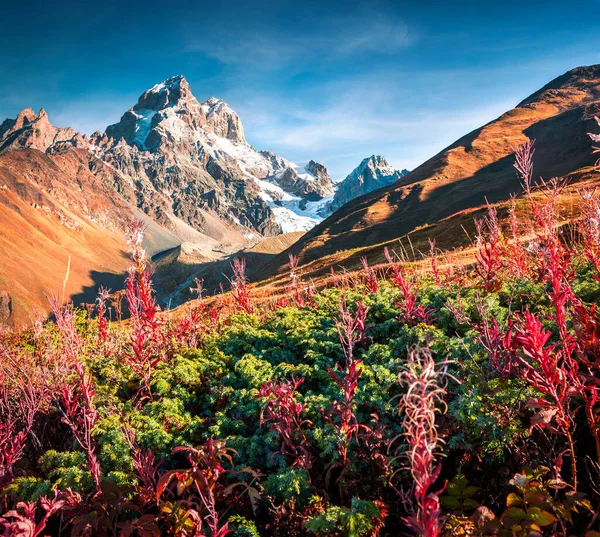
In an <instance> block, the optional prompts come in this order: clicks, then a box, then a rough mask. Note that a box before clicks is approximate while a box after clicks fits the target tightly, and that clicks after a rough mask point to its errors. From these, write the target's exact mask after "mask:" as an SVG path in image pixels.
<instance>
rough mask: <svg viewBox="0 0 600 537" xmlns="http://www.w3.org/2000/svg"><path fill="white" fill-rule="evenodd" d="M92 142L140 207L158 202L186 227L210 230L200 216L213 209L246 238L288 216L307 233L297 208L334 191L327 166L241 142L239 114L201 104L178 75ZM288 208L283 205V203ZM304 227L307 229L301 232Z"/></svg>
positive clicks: (277, 228) (276, 227)
mask: <svg viewBox="0 0 600 537" xmlns="http://www.w3.org/2000/svg"><path fill="white" fill-rule="evenodd" d="M91 144H92V146H93V147H94V150H95V151H96V154H97V155H98V156H99V158H101V159H103V160H104V161H106V162H108V163H109V164H110V165H111V166H113V167H115V168H116V169H117V170H119V172H120V173H122V174H123V175H124V176H126V177H128V178H129V180H130V182H131V183H132V184H135V185H136V188H137V189H138V191H140V190H141V191H142V194H141V195H140V196H139V198H140V203H139V204H138V205H139V206H140V208H142V209H143V210H144V211H146V212H147V211H148V210H150V211H152V212H155V211H156V207H155V205H156V204H155V203H149V201H148V198H149V196H148V195H147V194H146V193H147V192H151V191H153V190H154V191H155V192H156V193H155V195H154V196H152V198H153V199H158V200H159V199H163V200H164V201H165V203H166V204H167V205H170V208H171V210H172V211H173V213H174V214H175V215H176V216H177V217H178V218H180V219H182V220H183V221H184V222H186V223H187V224H189V225H190V226H192V227H194V228H195V229H198V230H199V231H201V232H203V233H209V234H210V230H209V229H207V227H206V225H205V224H206V221H205V219H204V218H203V217H201V215H204V212H205V211H212V212H214V213H215V214H216V216H218V217H219V218H221V219H223V220H224V221H226V222H228V224H229V225H232V226H233V227H235V228H237V229H239V230H240V231H241V232H242V233H244V234H245V235H246V236H261V235H262V236H272V235H276V234H279V233H281V232H282V227H281V226H282V222H285V226H286V231H287V230H289V226H290V224H289V222H290V215H291V216H293V218H292V219H291V220H292V221H293V222H296V220H294V219H297V220H299V221H300V222H298V223H296V224H291V225H292V226H293V225H299V226H300V227H299V229H305V228H306V225H307V224H306V222H304V220H306V221H307V222H312V220H311V219H309V218H306V217H303V216H299V215H298V214H295V213H294V211H296V213H298V212H299V211H300V207H301V205H302V204H303V203H305V202H307V201H316V200H319V199H322V198H323V197H326V196H330V195H331V194H332V193H333V189H332V183H331V179H330V178H329V175H328V174H327V170H326V169H325V167H324V166H322V165H320V164H317V163H315V162H312V161H311V162H310V163H309V165H308V166H307V168H302V167H300V166H297V165H295V164H293V163H291V162H289V161H287V160H286V159H284V158H283V157H280V156H278V155H275V154H274V153H271V152H268V151H262V152H259V151H256V150H255V149H254V148H253V147H252V146H250V145H249V144H248V143H247V142H246V140H245V137H244V128H243V126H242V122H241V120H240V118H239V116H238V115H237V114H236V113H235V111H234V110H233V109H232V108H231V107H229V106H228V105H227V103H225V102H224V101H222V100H221V99H216V98H214V97H211V98H210V99H207V100H206V101H204V102H202V103H200V102H199V101H198V100H197V99H196V98H195V97H194V96H193V94H192V92H191V90H190V87H189V84H188V83H187V81H186V80H185V78H184V77H182V76H176V77H172V78H169V79H167V80H165V81H164V82H162V83H160V84H157V85H155V86H153V87H152V88H150V89H149V90H148V91H146V92H144V93H143V94H142V95H141V96H140V98H139V100H138V103H137V104H136V105H135V106H133V107H132V108H131V109H130V110H128V111H127V112H126V113H125V114H124V115H123V116H122V118H121V120H120V121H119V123H116V124H114V125H111V126H109V127H108V128H107V129H106V133H105V134H100V133H96V134H94V135H93V136H92V138H91ZM284 201H285V202H287V205H286V206H285V207H284V206H282V205H281V204H282V202H284ZM302 226H304V227H302Z"/></svg>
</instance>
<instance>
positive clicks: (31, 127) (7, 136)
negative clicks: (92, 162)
mask: <svg viewBox="0 0 600 537" xmlns="http://www.w3.org/2000/svg"><path fill="white" fill-rule="evenodd" d="M86 145H87V140H86V138H85V137H84V136H82V135H81V134H79V133H77V132H75V131H74V130H73V129H72V128H70V127H68V128H61V127H55V126H54V125H52V124H51V123H50V120H49V119H48V115H47V114H46V111H45V110H44V109H43V108H42V109H41V110H40V112H39V114H36V113H35V112H34V111H33V110H32V109H31V108H25V109H24V110H22V111H21V112H19V114H18V115H17V117H16V119H6V120H5V121H4V122H3V123H2V124H1V125H0V152H2V151H9V150H11V149H27V148H32V149H37V150H39V151H42V152H47V151H49V150H50V149H51V148H52V150H54V151H59V150H64V149H68V148H72V147H83V146H86Z"/></svg>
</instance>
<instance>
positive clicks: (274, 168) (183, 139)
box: [0, 76, 333, 323]
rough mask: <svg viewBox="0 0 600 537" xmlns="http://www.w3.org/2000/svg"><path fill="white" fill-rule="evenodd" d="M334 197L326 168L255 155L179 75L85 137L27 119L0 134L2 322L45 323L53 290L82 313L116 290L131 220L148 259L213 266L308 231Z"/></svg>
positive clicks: (237, 127)
mask: <svg viewBox="0 0 600 537" xmlns="http://www.w3.org/2000/svg"><path fill="white" fill-rule="evenodd" d="M332 194H333V184H332V181H331V179H330V178H329V175H328V173H327V170H326V169H325V167H324V166H322V165H321V164H318V163H316V162H313V161H311V162H309V163H308V164H307V165H306V166H299V165H296V164H294V163H292V162H290V161H288V160H286V159H285V158H283V157H280V156H278V155H276V154H274V153H271V152H268V151H261V152H259V151H257V150H255V149H254V148H253V147H252V146H251V145H249V144H248V143H247V142H246V139H245V135H244V128H243V126H242V122H241V120H240V118H239V116H238V115H237V114H236V113H235V111H234V110H233V109H231V108H230V107H229V106H228V105H227V104H226V103H225V102H224V101H222V100H220V99H216V98H210V99H207V100H206V101H204V102H202V103H201V102H199V101H198V100H197V99H196V98H195V97H194V96H193V94H192V92H191V90H190V87H189V84H188V83H187V81H186V80H185V78H184V77H182V76H176V77H172V78H169V79H167V80H165V81H164V82H162V83H160V84H157V85H155V86H153V87H152V88H150V89H149V90H147V91H145V92H144V93H143V94H142V95H141V96H140V98H139V99H138V102H137V103H136V104H135V105H134V106H133V107H132V108H131V109H129V110H128V111H126V112H125V113H124V114H123V116H122V118H121V120H120V121H119V122H118V123H116V124H114V125H110V126H108V127H107V128H106V131H105V132H104V133H100V132H96V133H94V134H93V135H92V136H91V137H90V138H88V137H87V136H86V135H82V134H80V133H77V132H76V131H74V130H73V129H72V128H68V127H67V128H63V127H56V126H54V125H53V124H52V123H51V122H50V120H49V118H48V115H47V113H46V112H45V111H44V110H43V109H42V110H40V111H39V113H35V111H34V110H32V109H31V108H26V109H24V110H22V111H21V112H20V113H19V114H18V115H17V117H16V118H14V119H6V120H5V121H3V122H2V123H1V124H0V229H2V234H1V235H2V237H1V238H0V317H1V319H0V322H2V323H4V322H6V321H7V318H8V317H10V320H11V321H12V322H13V323H14V322H16V323H21V322H27V321H29V320H30V317H31V316H32V315H33V314H34V312H35V311H40V312H42V313H43V312H47V311H48V303H47V298H46V294H47V293H49V292H50V291H52V290H57V289H63V290H64V293H65V294H66V296H68V297H72V298H74V300H75V303H76V304H79V303H80V302H92V301H93V300H94V296H95V294H96V292H97V287H98V286H99V285H100V284H104V285H107V286H113V287H115V288H116V287H117V286H119V285H120V283H121V282H122V273H123V270H124V268H125V267H126V265H127V254H126V244H125V233H126V229H127V226H128V223H129V222H130V221H131V220H132V219H134V218H137V219H142V220H144V221H145V223H146V225H147V226H148V229H147V240H146V246H147V248H148V250H149V252H150V254H157V253H159V252H161V251H164V250H168V249H172V248H176V247H178V246H180V245H181V244H192V245H197V246H194V247H193V248H192V249H193V251H195V252H200V257H202V256H203V257H204V258H205V259H207V260H209V261H210V262H214V261H216V260H218V259H220V258H222V257H227V256H229V255H231V254H233V253H234V252H236V251H238V250H240V249H244V248H251V247H252V245H253V244H255V243H256V242H257V241H259V240H260V239H262V238H263V237H271V236H277V235H280V234H281V233H284V232H291V231H304V230H306V229H309V228H311V227H312V226H314V225H315V224H316V223H318V221H319V220H320V217H318V215H317V209H318V208H319V207H321V205H322V204H324V203H325V202H326V201H327V200H328V199H329V197H330V196H331V195H332ZM295 237H297V235H295ZM280 244H281V248H284V247H285V246H288V245H289V242H286V241H281V242H280ZM274 253H276V252H274Z"/></svg>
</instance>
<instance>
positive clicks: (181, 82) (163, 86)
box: [148, 75, 189, 93]
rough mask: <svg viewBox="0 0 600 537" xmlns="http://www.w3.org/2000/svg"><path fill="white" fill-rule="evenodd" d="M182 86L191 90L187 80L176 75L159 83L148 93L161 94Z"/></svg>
mask: <svg viewBox="0 0 600 537" xmlns="http://www.w3.org/2000/svg"><path fill="white" fill-rule="evenodd" d="M182 86H184V87H186V88H189V84H188V82H187V80H186V79H185V77H184V76H183V75H175V76H172V77H170V78H167V79H166V80H163V81H162V82H159V83H158V84H155V85H154V86H152V87H151V88H150V89H149V90H148V92H151V93H161V92H163V91H165V90H173V89H176V88H180V87H182Z"/></svg>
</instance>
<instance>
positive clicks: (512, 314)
mask: <svg viewBox="0 0 600 537" xmlns="http://www.w3.org/2000/svg"><path fill="white" fill-rule="evenodd" d="M525 175H526V176H527V178H530V176H531V174H530V170H529V171H527V170H525ZM569 196H574V193H573V191H568V190H564V189H562V188H561V187H560V186H559V185H554V187H553V188H551V189H550V190H545V191H543V192H537V193H534V192H530V194H529V195H527V196H525V198H524V199H523V200H521V201H519V202H518V211H514V212H513V213H511V214H512V215H513V216H512V217H509V218H508V222H507V223H508V225H507V226H506V227H505V228H504V229H503V227H502V226H501V224H500V220H499V212H498V211H497V208H495V207H491V208H490V209H489V210H488V211H487V212H486V213H485V214H479V215H478V216H480V217H481V218H480V220H479V221H478V223H477V225H476V226H475V231H474V233H473V234H472V238H473V247H472V248H473V256H472V259H473V263H472V264H470V265H469V264H450V265H449V266H448V267H444V266H443V263H444V256H435V255H434V256H432V257H431V258H430V259H428V261H427V262H428V263H429V264H430V268H429V271H428V272H427V273H425V271H424V270H422V268H421V267H420V266H418V264H415V263H414V262H412V261H408V262H406V261H402V260H399V259H398V258H397V256H395V255H394V253H393V252H388V255H387V259H386V261H385V263H381V264H380V266H376V267H374V266H372V265H369V264H366V265H365V266H364V267H363V268H362V269H361V270H360V271H359V272H357V273H356V274H353V275H348V276H344V275H341V274H338V275H337V276H334V277H332V280H331V282H330V283H331V284H330V285H329V286H325V287H324V288H323V289H321V290H320V291H316V290H315V288H314V286H312V285H311V283H310V282H309V281H308V280H306V279H305V278H303V277H302V276H301V275H299V274H298V273H297V272H295V271H292V274H291V276H290V278H289V280H288V281H287V283H286V285H287V287H288V289H287V293H286V294H285V296H282V297H280V299H279V300H277V301H276V302H274V303H272V304H270V305H268V306H267V303H265V302H257V301H256V300H255V295H254V294H253V293H254V291H253V290H252V289H250V288H249V286H248V284H247V281H246V278H245V275H244V273H243V271H242V266H241V265H240V264H235V265H234V268H235V274H234V277H233V281H232V283H233V289H232V292H231V293H229V294H227V295H221V296H219V297H217V298H216V299H214V300H212V301H211V302H207V301H206V300H205V299H203V298H202V297H201V296H199V298H198V299H197V300H196V301H194V302H192V303H189V304H188V305H186V306H185V307H183V308H180V309H179V310H178V311H177V312H175V313H171V312H165V313H161V312H159V311H158V308H157V307H156V305H155V302H154V298H153V292H152V288H151V280H150V274H149V272H148V270H147V265H146V263H147V259H146V257H145V253H144V252H143V250H142V249H141V245H142V242H143V236H142V231H141V227H137V228H135V229H133V230H132V235H131V238H130V241H129V244H130V254H131V258H132V261H131V263H132V264H131V270H130V276H129V279H128V281H127V288H126V298H125V300H126V302H127V303H128V307H129V309H130V311H131V313H132V315H131V318H130V319H129V320H128V321H127V322H111V321H109V320H108V319H107V317H108V309H107V308H108V307H109V306H111V298H110V297H109V296H107V295H105V294H102V295H101V296H100V297H99V300H98V303H97V311H96V312H95V313H96V316H95V317H94V318H90V317H88V314H87V313H86V312H83V311H77V310H74V309H73V307H72V305H70V304H66V305H64V304H60V303H54V304H53V310H54V315H55V319H56V322H48V323H46V324H45V325H44V326H43V327H36V328H35V329H32V330H31V331H27V332H21V333H14V334H5V335H4V336H3V337H2V339H1V340H0V345H1V347H0V348H1V349H2V353H3V356H4V359H3V361H2V362H0V378H1V379H2V384H1V385H2V389H1V390H0V470H1V471H0V487H1V488H2V496H1V498H2V500H1V501H2V512H3V513H4V514H3V515H2V517H0V528H3V529H4V531H5V533H6V532H9V533H8V534H11V533H10V532H14V531H16V528H17V527H20V526H19V525H23V526H25V527H33V526H37V528H38V529H39V533H38V534H41V532H45V533H48V534H59V533H60V532H65V531H66V532H69V533H70V534H71V535H75V536H78V535H88V534H93V535H113V534H115V533H114V531H115V530H114V529H115V528H118V531H120V532H121V534H122V535H145V536H157V537H158V536H159V535H181V536H183V535H206V536H224V535H227V534H229V535H235V536H249V535H250V536H263V537H266V536H271V535H273V536H276V535H292V536H293V535H318V536H348V537H351V536H352V537H358V536H376V535H381V536H383V535H389V536H392V535H399V534H414V535H426V536H437V535H445V536H456V535H519V536H521V535H522V536H526V535H548V536H550V535H587V536H588V537H595V536H596V535H597V533H596V532H597V531H598V530H599V529H600V528H598V518H597V517H598V510H597V509H596V506H597V505H598V503H599V501H600V496H599V492H598V490H597V487H596V486H595V483H597V482H598V479H599V477H600V473H599V471H598V468H600V427H599V422H598V415H599V414H600V403H599V402H598V401H599V398H598V396H599V395H600V391H599V390H600V371H599V369H598V363H600V362H599V359H600V355H599V349H600V346H599V344H598V342H599V340H600V333H599V331H598V330H599V326H600V318H599V315H600V314H599V313H598V310H597V302H598V300H599V299H600V227H599V220H598V214H600V202H599V199H598V197H597V196H596V195H595V194H593V192H592V191H590V190H586V191H582V192H581V193H579V194H578V198H577V199H578V202H577V205H578V206H579V207H580V208H581V214H580V216H579V217H578V219H577V225H576V226H571V225H569V222H570V220H571V216H570V214H569V213H568V212H567V213H564V212H563V211H564V210H565V209H567V208H568V207H569V203H567V202H566V200H567V199H568V197H569ZM463 216H464V218H467V217H469V218H470V217H472V216H473V215H472V214H469V215H467V214H465V215H463ZM476 216H477V215H476ZM455 224H456V225H457V222H455ZM446 225H450V224H446ZM461 225H462V222H461ZM424 231H425V230H423V232H424ZM448 232H450V229H448ZM439 237H440V240H442V237H443V236H442V235H440V236H439ZM425 238H426V237H425ZM112 307H115V304H114V303H113V304H112ZM19 502H26V503H19ZM36 531H37V530H36Z"/></svg>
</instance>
